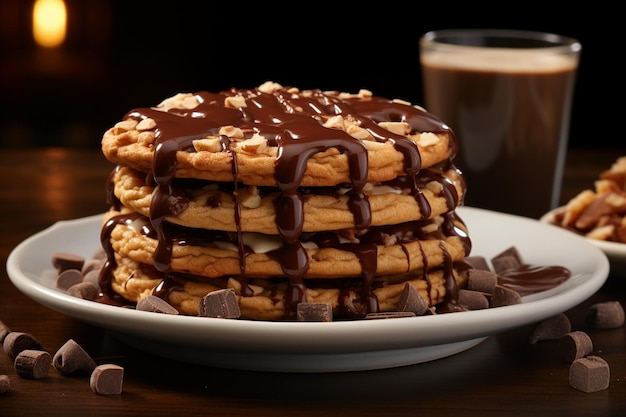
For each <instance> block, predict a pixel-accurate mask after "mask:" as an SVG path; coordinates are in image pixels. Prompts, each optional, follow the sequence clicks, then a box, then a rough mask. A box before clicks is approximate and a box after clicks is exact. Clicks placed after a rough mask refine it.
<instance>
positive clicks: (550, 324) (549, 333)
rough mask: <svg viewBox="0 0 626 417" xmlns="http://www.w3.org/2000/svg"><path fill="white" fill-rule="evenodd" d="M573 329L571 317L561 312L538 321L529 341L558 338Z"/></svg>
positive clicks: (535, 341)
mask: <svg viewBox="0 0 626 417" xmlns="http://www.w3.org/2000/svg"><path fill="white" fill-rule="evenodd" d="M571 331H572V323H571V322H570V320H569V318H568V317H567V316H566V315H565V314H563V313H559V314H557V315H554V316H552V317H548V318H547V319H544V320H542V321H540V322H539V323H537V324H536V325H535V327H534V328H533V330H532V332H531V333H530V337H529V341H530V343H532V344H535V343H537V342H539V341H540V340H558V339H561V338H562V337H563V336H564V335H566V334H567V333H569V332H571Z"/></svg>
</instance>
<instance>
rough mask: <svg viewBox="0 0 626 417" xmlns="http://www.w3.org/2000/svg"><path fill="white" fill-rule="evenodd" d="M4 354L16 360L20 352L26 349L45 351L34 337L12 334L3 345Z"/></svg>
mask: <svg viewBox="0 0 626 417" xmlns="http://www.w3.org/2000/svg"><path fill="white" fill-rule="evenodd" d="M2 346H3V348H4V353H6V354H7V355H8V356H9V358H11V359H15V357H16V356H17V355H19V353H20V352H22V351H23V350H26V349H33V350H43V346H42V345H41V343H39V341H38V340H37V339H35V337H34V336H33V335H31V334H30V333H24V332H10V333H9V334H7V335H6V337H5V338H4V342H3V343H2Z"/></svg>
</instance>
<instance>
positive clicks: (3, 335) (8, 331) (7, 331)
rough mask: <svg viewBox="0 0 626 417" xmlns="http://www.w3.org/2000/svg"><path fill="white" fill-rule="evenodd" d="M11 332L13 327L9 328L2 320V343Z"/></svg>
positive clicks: (0, 322) (0, 326) (0, 331)
mask: <svg viewBox="0 0 626 417" xmlns="http://www.w3.org/2000/svg"><path fill="white" fill-rule="evenodd" d="M9 333H11V329H9V327H8V326H7V325H6V324H4V323H3V322H2V321H0V343H4V338H5V337H6V336H7V335H8V334H9Z"/></svg>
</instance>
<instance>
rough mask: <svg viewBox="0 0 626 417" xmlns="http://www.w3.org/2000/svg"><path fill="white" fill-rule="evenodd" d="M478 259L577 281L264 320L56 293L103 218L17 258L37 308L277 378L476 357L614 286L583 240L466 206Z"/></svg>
mask: <svg viewBox="0 0 626 417" xmlns="http://www.w3.org/2000/svg"><path fill="white" fill-rule="evenodd" d="M458 213H459V215H460V216H461V217H462V218H463V219H464V220H465V222H466V224H467V225H468V227H469V232H470V236H471V237H472V241H473V249H472V254H473V255H482V256H485V257H486V258H487V259H490V258H491V257H492V256H495V255H496V254H498V253H500V252H501V251H503V250H505V249H508V248H509V247H510V246H515V247H516V248H517V249H518V250H519V251H520V253H521V254H522V256H523V257H524V260H525V261H526V262H527V263H531V264H535V265H561V266H565V267H567V268H569V269H570V271H571V272H572V277H571V278H570V279H569V280H567V281H566V282H564V283H562V284H561V285H559V286H558V287H556V288H553V289H551V290H549V291H545V292H543V293H539V294H533V295H531V296H527V297H524V299H523V303H521V304H517V305H512V306H506V307H500V308H497V309H486V310H478V311H468V312H463V313H450V314H440V315H435V316H423V317H411V318H396V319H387V320H357V321H337V322H330V323H320V322H306V323H304V322H260V321H247V320H226V319H213V318H205V317H189V316H173V315H165V314H157V313H151V312H145V311H138V310H132V309H126V308H119V307H114V306H109V305H104V304H99V303H96V302H92V301H86V300H82V299H79V298H76V297H72V296H69V295H68V294H66V293H64V292H63V291H60V290H58V289H56V288H55V277H54V273H50V272H53V271H51V264H50V259H51V255H52V253H53V252H57V251H65V252H71V253H77V254H81V255H83V256H85V257H87V258H89V257H90V256H91V255H92V254H93V253H94V251H95V250H96V248H97V247H98V246H99V236H100V224H101V216H92V217H87V218H82V219H76V220H70V221H61V222H58V223H56V224H54V225H53V226H51V227H50V228H48V229H46V230H44V231H42V232H39V233H37V234H35V235H33V236H31V237H30V238H28V239H26V240H25V241H24V242H22V243H21V244H19V245H18V246H17V247H16V248H15V249H14V250H13V251H12V252H11V254H10V255H9V258H8V261H7V270H8V273H9V277H10V278H11V280H12V282H13V284H14V285H15V286H16V287H17V288H18V289H19V290H20V291H22V292H23V293H24V294H26V295H27V296H29V297H30V298H32V299H34V300H35V301H37V302H39V303H41V304H43V305H45V306H47V307H49V308H51V309H54V310H56V311H59V312H61V313H63V314H66V315H68V316H71V317H74V318H76V319H79V320H82V321H85V322H88V323H91V324H94V325H96V326H100V327H103V328H106V329H109V330H111V331H113V332H114V334H116V335H117V336H119V337H120V339H121V340H123V341H124V342H126V343H128V344H130V345H132V346H135V347H137V348H140V349H143V350H145V351H148V352H150V353H153V354H157V355H161V356H164V357H169V358H173V359H177V360H182V361H187V362H191V363H196V364H201V365H208V366H217V367H225V368H236V369H248V370H260V371H277V372H340V371H356V370H368V369H381V368H390V367H397V366H403V365H410V364H415V363H421V362H426V361H431V360H435V359H439V358H443V357H446V356H450V355H453V354H456V353H458V352H461V351H464V350H467V349H469V348H471V347H473V346H475V345H477V344H479V343H480V342H481V341H483V340H484V339H485V338H487V337H488V336H490V335H493V334H496V333H498V332H502V331H505V330H508V329H512V328H515V327H519V326H523V325H526V324H530V323H533V322H537V321H540V320H542V319H544V318H548V317H550V316H552V315H554V314H558V313H560V312H563V311H565V310H567V309H569V308H571V307H574V306H576V305H577V304H579V303H581V302H582V301H584V300H586V299H587V298H588V297H589V296H591V295H592V294H593V293H595V292H596V291H597V290H598V289H599V288H600V287H601V286H602V284H603V283H604V282H605V280H606V278H607V276H608V272H609V263H608V260H607V257H606V256H605V255H604V253H603V252H602V251H600V249H598V248H597V247H596V246H593V245H591V244H590V243H589V242H588V241H587V240H585V239H584V238H582V237H579V236H576V235H574V234H572V233H570V232H568V231H565V230H563V229H559V228H557V227H552V226H549V225H546V224H544V223H541V222H539V221H537V220H532V219H528V218H523V217H517V216H512V215H508V214H502V213H495V212H491V211H486V210H482V209H475V208H470V207H461V208H460V209H459V210H458Z"/></svg>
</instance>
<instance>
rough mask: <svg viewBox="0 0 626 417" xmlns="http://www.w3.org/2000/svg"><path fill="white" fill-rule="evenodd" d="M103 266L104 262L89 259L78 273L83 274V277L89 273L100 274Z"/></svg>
mask: <svg viewBox="0 0 626 417" xmlns="http://www.w3.org/2000/svg"><path fill="white" fill-rule="evenodd" d="M103 266H104V260H102V259H90V260H88V261H87V262H85V265H83V268H82V269H81V271H80V272H81V273H82V274H83V276H85V275H87V273H89V272H91V271H96V272H100V270H101V269H102V267H103Z"/></svg>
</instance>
